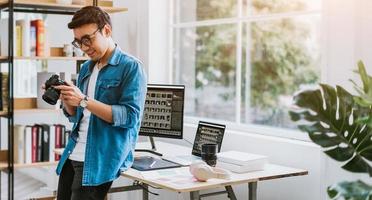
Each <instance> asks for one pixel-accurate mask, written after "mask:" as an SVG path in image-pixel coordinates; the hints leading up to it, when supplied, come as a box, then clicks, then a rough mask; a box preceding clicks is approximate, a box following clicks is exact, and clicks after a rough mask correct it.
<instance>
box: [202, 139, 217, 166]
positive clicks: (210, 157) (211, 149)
mask: <svg viewBox="0 0 372 200" xmlns="http://www.w3.org/2000/svg"><path fill="white" fill-rule="evenodd" d="M217 149H218V145H217V144H214V143H208V144H203V145H202V151H201V157H202V160H203V161H205V162H206V163H207V164H208V165H209V166H212V167H215V166H216V164H217Z"/></svg>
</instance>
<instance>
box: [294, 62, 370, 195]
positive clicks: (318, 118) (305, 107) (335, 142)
mask: <svg viewBox="0 0 372 200" xmlns="http://www.w3.org/2000/svg"><path fill="white" fill-rule="evenodd" d="M357 72H358V73H359V75H360V77H361V79H362V82H363V86H362V87H360V86H358V85H357V84H355V83H354V82H353V83H354V85H355V89H356V91H357V92H358V94H359V96H357V95H352V94H351V93H349V92H348V91H346V90H345V89H344V88H342V87H341V86H336V88H334V87H332V86H329V85H326V84H320V87H319V88H317V89H314V90H306V91H302V92H300V93H299V94H297V95H296V96H295V97H294V103H295V105H296V106H297V108H294V109H293V110H292V111H290V112H289V114H290V116H291V119H292V120H293V121H296V122H298V124H299V125H298V128H299V129H300V130H302V131H304V132H307V133H308V135H309V137H310V139H311V140H312V141H313V142H314V143H316V144H318V145H319V146H321V147H323V148H324V152H325V153H326V154H327V155H328V156H329V157H331V158H333V159H334V160H336V161H338V162H342V168H343V169H345V170H347V171H349V172H352V173H366V174H368V175H369V176H370V177H371V176H372V166H371V161H372V156H371V155H372V148H371V147H372V140H371V136H372V77H371V76H370V75H368V74H367V72H366V69H365V67H364V64H363V63H362V62H359V63H358V71H357ZM328 196H329V197H330V198H331V199H371V198H372V186H371V185H368V184H366V183H364V182H362V181H359V180H358V181H345V182H341V183H337V184H335V185H332V186H329V187H328Z"/></svg>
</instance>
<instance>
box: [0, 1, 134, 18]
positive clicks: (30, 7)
mask: <svg viewBox="0 0 372 200" xmlns="http://www.w3.org/2000/svg"><path fill="white" fill-rule="evenodd" d="M8 4H9V1H8V0H0V8H1V7H7V6H8ZM82 7H83V5H73V4H72V5H61V4H57V3H55V1H53V0H42V1H30V0H14V11H16V12H33V13H50V14H67V15H68V14H73V13H74V12H75V11H77V10H78V9H80V8H82ZM100 7H101V8H102V9H103V10H105V11H106V12H108V13H117V12H125V11H128V9H127V8H124V7H105V6H100Z"/></svg>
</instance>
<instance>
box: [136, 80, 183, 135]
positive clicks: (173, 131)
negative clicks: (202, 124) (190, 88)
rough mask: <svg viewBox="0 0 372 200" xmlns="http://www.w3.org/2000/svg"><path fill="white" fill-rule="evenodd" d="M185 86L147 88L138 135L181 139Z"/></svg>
mask: <svg viewBox="0 0 372 200" xmlns="http://www.w3.org/2000/svg"><path fill="white" fill-rule="evenodd" d="M184 97H185V86H183V85H154V84H149V85H148V86H147V95H146V101H145V108H144V112H143V118H142V122H141V128H140V131H139V134H140V135H144V136H153V137H167V138H177V139H182V136H183V135H182V131H183V110H184Z"/></svg>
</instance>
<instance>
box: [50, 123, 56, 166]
mask: <svg viewBox="0 0 372 200" xmlns="http://www.w3.org/2000/svg"><path fill="white" fill-rule="evenodd" d="M49 131H50V132H49V161H51V162H52V161H56V157H55V153H54V149H55V148H56V141H55V140H56V130H55V126H54V125H49Z"/></svg>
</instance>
